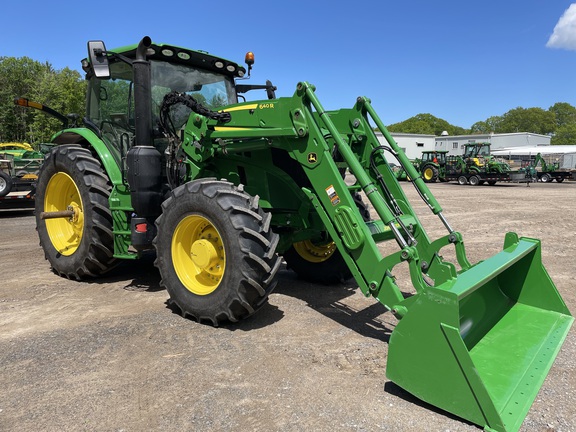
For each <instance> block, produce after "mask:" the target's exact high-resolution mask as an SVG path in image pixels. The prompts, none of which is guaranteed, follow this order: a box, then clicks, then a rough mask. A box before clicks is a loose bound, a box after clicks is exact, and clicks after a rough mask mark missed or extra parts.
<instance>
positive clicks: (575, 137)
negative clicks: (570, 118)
mask: <svg viewBox="0 0 576 432" xmlns="http://www.w3.org/2000/svg"><path fill="white" fill-rule="evenodd" d="M550 144H552V145H569V144H576V123H570V124H566V125H564V126H560V127H559V128H558V129H556V133H555V134H554V135H553V136H552V138H551V139H550Z"/></svg>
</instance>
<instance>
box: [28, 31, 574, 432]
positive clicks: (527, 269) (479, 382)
mask: <svg viewBox="0 0 576 432" xmlns="http://www.w3.org/2000/svg"><path fill="white" fill-rule="evenodd" d="M88 51H89V56H88V58H87V59H85V60H84V61H83V68H84V70H85V71H86V74H87V79H88V99H87V116H86V118H85V119H84V127H78V128H68V129H64V130H63V131H61V132H59V133H58V134H56V135H55V136H54V138H53V142H54V143H56V144H58V146H56V147H55V148H54V149H53V150H52V151H51V153H50V154H49V155H48V156H47V158H46V161H45V163H44V165H43V168H42V170H41V172H40V176H39V182H38V194H37V199H36V206H37V208H36V210H37V211H36V215H37V226H38V232H39V236H40V242H41V245H42V247H43V248H44V251H45V255H46V258H47V259H48V261H49V262H50V264H51V266H52V268H53V270H54V271H55V272H56V273H58V274H60V275H62V276H65V277H68V278H73V279H85V278H89V277H97V276H100V275H102V274H104V273H106V272H107V271H108V270H110V269H111V268H113V267H114V265H116V263H117V262H118V261H119V260H121V259H137V258H138V257H140V256H141V255H142V254H143V253H146V251H147V250H151V251H155V253H156V257H157V258H156V261H155V264H156V266H157V267H158V269H159V272H160V275H161V279H162V281H161V284H162V285H163V286H164V287H166V289H167V291H168V294H169V296H170V300H169V301H170V303H171V304H172V305H173V306H174V307H175V308H177V309H178V310H179V311H181V313H182V315H184V316H188V317H191V318H193V319H195V320H198V321H200V322H208V323H212V324H213V325H219V324H221V323H225V322H229V321H232V322H234V321H239V320H241V319H243V318H245V317H247V316H250V315H251V314H252V313H254V312H255V311H256V310H257V309H258V308H260V307H261V306H262V305H263V304H264V303H265V302H266V300H267V296H268V294H269V293H270V292H271V290H272V289H273V288H274V286H275V284H276V282H277V270H278V268H279V267H280V265H281V258H280V257H281V256H282V257H283V259H284V260H285V261H286V265H287V267H288V268H290V269H292V270H293V271H295V272H296V273H297V274H298V275H299V276H300V277H302V278H305V279H309V280H313V281H315V282H324V283H333V282H335V281H339V280H345V279H348V278H351V277H354V279H355V280H356V283H357V284H358V286H359V287H360V289H361V290H362V292H363V293H364V294H365V295H366V296H372V297H375V298H376V299H377V300H378V301H380V302H381V303H382V304H383V305H384V306H385V307H386V308H387V309H388V310H390V311H392V313H393V314H394V315H395V316H396V317H397V318H398V319H399V321H398V325H397V326H396V328H395V330H394V331H393V333H392V335H391V337H390V344H389V354H388V363H387V375H388V377H389V378H390V379H391V380H392V381H394V382H395V383H396V384H398V385H399V386H400V387H403V388H404V389H406V390H407V391H409V392H410V393H412V394H414V395H415V396H417V397H419V398H420V399H422V400H424V401H426V402H428V403H430V404H432V405H435V406H438V407H440V408H442V409H443V410H446V411H448V412H450V413H453V414H455V415H457V416H460V417H462V418H464V419H466V420H468V421H471V422H473V423H476V424H478V425H481V426H483V427H485V428H486V429H487V430H495V431H515V430H518V429H519V427H520V425H521V424H522V421H523V419H524V417H525V415H526V413H527V412H528V410H529V408H530V405H531V403H532V401H533V400H534V398H535V397H536V394H537V392H538V390H539V388H540V386H541V384H542V382H543V380H544V378H545V377H546V375H547V373H548V370H549V369H550V367H551V366H552V363H553V361H554V359H555V357H556V354H557V353H558V351H559V350H560V347H561V345H562V343H563V341H564V339H565V337H566V334H567V332H568V330H569V328H570V326H571V323H572V321H573V318H572V316H571V315H570V313H569V311H568V310H567V308H566V306H565V304H564V302H563V301H562V299H561V297H560V295H559V294H558V292H557V290H556V288H555V286H554V284H553V282H552V280H551V279H550V277H549V276H548V273H547V272H546V270H545V268H544V267H543V265H542V262H541V256H540V242H539V241H538V240H535V239H531V238H519V237H518V236H517V235H516V234H514V233H508V234H507V235H506V237H505V240H504V247H503V250H502V251H501V252H500V253H498V254H496V255H495V256H493V257H491V258H489V259H487V260H485V261H482V262H479V263H476V264H471V263H470V262H469V261H468V259H467V257H466V253H465V248H464V242H463V240H462V236H461V234H460V233H459V232H457V231H455V230H454V229H453V228H452V226H451V225H450V224H449V222H448V221H447V220H446V218H445V217H444V215H443V212H442V208H441V206H440V205H439V203H438V202H437V201H436V199H435V198H434V196H433V195H432V194H431V192H430V190H428V188H427V186H426V184H425V182H424V181H423V179H422V178H421V177H420V175H419V174H418V173H417V171H416V169H415V168H414V167H413V166H412V164H411V163H410V161H409V160H408V159H407V157H406V156H405V154H404V153H403V152H402V150H401V149H400V148H399V147H398V145H397V144H396V142H395V141H394V140H393V138H392V137H391V136H390V134H389V133H388V132H387V130H386V128H385V126H384V124H383V123H382V121H381V120H380V118H379V117H378V116H377V114H376V113H375V111H374V109H373V107H372V104H371V102H370V100H369V99H367V98H365V97H359V98H358V99H357V100H356V101H355V103H354V105H353V106H352V108H348V109H340V110H336V111H326V110H325V109H324V108H323V106H322V104H321V103H320V101H319V99H318V97H317V95H316V91H315V87H314V86H313V85H311V84H309V83H307V82H299V83H298V84H297V86H296V89H295V92H294V94H293V95H292V96H291V97H280V98H277V97H276V96H275V91H274V90H275V88H274V86H273V85H272V84H271V83H270V82H267V83H266V84H265V85H249V84H241V82H242V81H240V80H241V79H242V78H246V69H245V68H244V67H242V66H240V65H238V64H236V63H234V62H230V61H228V60H225V59H222V58H219V57H215V56H212V55H210V54H208V53H206V52H201V51H193V50H189V49H185V48H180V47H176V46H172V45H166V44H156V43H152V41H151V40H150V39H149V38H148V37H145V38H144V39H143V40H142V41H141V42H140V43H139V44H138V45H137V46H136V45H132V46H127V47H123V48H120V49H117V50H106V48H105V46H104V44H103V43H102V42H94V41H93V42H89V44H88ZM247 64H248V73H249V72H250V69H251V67H252V64H253V56H251V55H249V56H247ZM258 90H265V91H266V94H267V98H266V99H262V100H254V101H246V99H245V96H244V94H245V93H247V92H250V91H258ZM239 99H242V101H239ZM374 127H378V129H379V130H380V131H382V133H383V134H384V136H385V138H386V141H387V144H385V145H381V144H380V143H379V141H378V139H377V137H376V135H375V133H374ZM388 158H395V159H397V161H398V162H399V163H400V164H401V166H402V168H403V169H404V170H406V172H407V174H408V176H409V177H410V178H411V179H412V184H413V185H414V187H415V188H416V190H417V191H418V193H419V195H420V197H421V198H422V199H423V200H424V202H425V203H426V204H427V206H428V208H429V209H430V211H431V212H432V213H434V214H435V215H437V217H438V218H439V219H440V221H441V222H442V224H443V226H444V227H445V228H446V235H445V236H443V237H440V238H437V239H430V238H429V237H428V235H427V234H426V232H425V231H424V229H423V227H422V225H421V224H420V221H419V220H418V218H417V216H416V214H415V212H414V210H413V207H412V206H411V204H410V203H409V201H408V199H407V197H406V195H405V193H404V191H403V189H402V187H401V186H400V185H399V183H398V181H397V180H396V178H395V175H394V173H393V172H392V170H391V168H390V166H389V164H388ZM346 173H348V174H349V175H350V177H351V178H353V179H354V180H353V182H352V183H353V184H350V183H351V182H350V181H345V178H344V177H345V175H346ZM361 196H365V197H366V199H367V201H368V203H369V205H370V206H371V207H372V208H373V212H372V218H371V217H370V214H368V213H367V211H366V210H367V204H366V203H365V202H364V201H363V199H362V198H361ZM382 242H393V243H395V244H396V245H397V248H396V252H394V253H392V254H391V255H388V256H383V255H382V253H381V251H380V249H379V247H378V245H379V244H380V243H382ZM445 247H453V248H455V255H456V261H457V262H456V263H451V262H448V261H446V260H444V259H443V258H442V255H441V249H443V248H445ZM398 264H407V265H408V267H409V274H410V280H411V283H412V285H413V286H414V288H415V294H414V295H410V296H408V295H405V294H404V293H403V292H402V291H401V290H400V288H399V286H398V285H397V284H396V280H395V276H394V270H395V267H396V266H397V265H398Z"/></svg>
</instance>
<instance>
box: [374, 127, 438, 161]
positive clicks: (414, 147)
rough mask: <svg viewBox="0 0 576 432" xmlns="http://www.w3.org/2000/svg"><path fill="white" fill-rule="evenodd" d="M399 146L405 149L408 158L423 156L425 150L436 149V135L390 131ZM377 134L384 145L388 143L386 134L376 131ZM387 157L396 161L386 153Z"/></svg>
mask: <svg viewBox="0 0 576 432" xmlns="http://www.w3.org/2000/svg"><path fill="white" fill-rule="evenodd" d="M390 135H392V138H394V141H396V143H397V144H398V146H399V147H400V148H401V149H402V150H404V153H406V156H408V159H416V158H419V157H421V156H422V151H424V150H429V151H432V150H435V149H436V136H435V135H422V134H409V133H390ZM376 136H377V137H378V140H379V141H380V144H382V145H388V144H387V142H386V140H385V139H384V136H383V135H382V134H381V133H380V132H376ZM386 159H387V160H388V161H389V162H393V163H396V162H395V161H394V160H393V157H390V156H389V155H388V154H386Z"/></svg>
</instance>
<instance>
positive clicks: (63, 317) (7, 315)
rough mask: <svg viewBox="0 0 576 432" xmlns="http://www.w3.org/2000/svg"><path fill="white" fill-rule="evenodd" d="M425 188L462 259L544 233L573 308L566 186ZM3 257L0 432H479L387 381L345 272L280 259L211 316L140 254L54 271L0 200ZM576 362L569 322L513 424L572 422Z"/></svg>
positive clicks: (549, 262) (570, 201)
mask: <svg viewBox="0 0 576 432" xmlns="http://www.w3.org/2000/svg"><path fill="white" fill-rule="evenodd" d="M403 187H404V189H405V190H406V192H407V194H408V195H409V197H410V198H411V199H412V203H413V204H415V207H416V208H417V209H418V210H419V211H423V210H424V206H423V205H422V204H420V203H419V202H418V200H417V198H416V194H415V193H414V191H413V189H412V187H411V185H410V184H404V185H403ZM431 189H432V191H433V193H434V194H435V196H436V197H437V198H438V200H439V201H440V203H441V205H442V206H443V207H444V208H445V209H446V210H445V212H444V214H445V216H446V217H447V219H448V220H449V221H450V223H451V224H452V226H453V227H454V228H455V229H457V230H458V231H460V232H462V234H463V235H464V239H465V242H466V247H467V251H468V256H469V258H470V260H471V261H473V262H476V261H478V260H481V259H485V258H488V257H490V256H491V255H493V254H495V253H497V252H498V251H499V250H500V249H501V247H502V243H503V239H504V234H505V233H506V232H507V231H516V232H518V233H519V234H520V235H523V236H526V237H534V238H539V239H541V240H542V246H543V249H542V256H543V257H542V259H543V262H544V265H545V267H546V268H547V270H548V272H549V273H550V275H551V277H552V279H553V280H554V282H555V283H556V286H557V288H558V290H559V292H560V293H561V295H562V296H563V298H564V300H565V302H566V303H567V305H568V307H569V308H570V309H571V310H572V311H573V312H576V295H575V288H576V280H575V276H574V274H575V271H574V269H575V267H576V266H575V264H576V259H575V258H576V237H575V233H576V217H575V216H576V182H564V183H563V184H556V183H551V184H533V185H531V186H530V187H526V186H525V185H518V184H503V185H496V186H493V187H489V186H480V187H470V186H458V185H456V184H434V185H431ZM421 219H422V222H423V224H424V226H425V227H426V229H427V230H428V233H429V234H430V235H431V236H432V237H437V236H439V235H444V230H443V229H442V227H441V226H440V224H439V222H438V220H437V218H436V217H434V216H430V215H429V214H426V215H423V216H422V217H421ZM390 247H391V245H389V244H387V245H383V246H382V249H383V251H384V252H385V253H386V252H387V251H388V249H387V248H390ZM390 251H391V250H390ZM0 254H1V255H0V257H1V259H0V269H1V272H2V273H1V275H2V279H3V281H4V283H2V284H1V285H0V328H1V329H2V331H1V332H0V389H1V392H2V397H1V398H0V431H37V430H42V431H147V430H163V431H166V430H170V431H172V430H174V431H176V430H198V431H200V430H201V431H222V430H259V431H451V432H456V431H477V430H479V429H478V427H476V426H474V425H471V424H468V423H466V422H463V421H462V420H460V419H458V418H456V417H453V416H451V415H449V414H446V413H445V412H442V411H440V410H438V409H435V408H434V407H431V406H429V405H427V404H425V403H422V402H420V401H418V400H417V399H415V398H414V397H412V396H411V395H410V394H408V393H406V392H405V391H403V390H402V389H400V388H398V387H397V386H395V385H394V384H393V383H391V382H389V381H388V380H387V379H386V376H385V372H386V357H387V352H388V344H387V341H388V338H389V336H390V334H391V332H392V331H393V329H394V327H395V324H396V320H395V319H394V317H393V316H392V315H391V314H390V313H385V309H384V307H383V306H381V305H380V304H379V303H377V302H376V301H374V300H373V299H367V298H365V297H364V296H363V295H362V293H361V292H360V290H359V289H358V288H357V286H356V285H355V284H354V282H352V281H351V282H349V283H347V284H344V285H337V286H330V287H326V286H316V285H311V284H309V283H306V282H302V281H299V280H297V279H296V277H295V276H294V274H293V273H291V272H290V271H287V270H285V269H282V270H281V272H280V281H279V284H278V286H277V288H276V290H275V291H274V293H272V294H271V296H270V301H269V303H268V304H267V305H266V306H264V307H263V308H262V309H261V310H260V311H259V312H258V313H257V314H256V315H254V316H253V317H251V318H249V319H248V320H246V321H244V322H243V323H240V324H238V325H231V326H226V327H221V328H212V327H209V326H206V325H200V324H198V323H196V322H193V321H190V320H186V319H183V318H181V317H180V316H179V315H177V314H175V313H173V312H172V311H171V310H170V309H169V308H168V307H167V305H166V299H167V294H166V292H165V291H164V290H161V289H160V288H159V279H160V278H159V275H158V273H157V272H156V270H155V268H154V267H153V265H152V260H151V259H145V260H143V261H138V262H130V263H125V264H124V265H122V266H121V267H119V268H118V269H116V270H115V271H114V272H113V273H111V274H110V275H108V276H106V277H105V278H101V279H98V280H94V281H90V282H74V281H69V280H65V279H62V278H59V277H57V276H56V275H54V274H53V273H52V272H51V271H50V269H49V266H48V264H47V262H46V261H45V260H44V258H43V253H42V251H41V249H40V248H39V246H38V238H37V235H36V232H35V229H34V217H33V215H32V212H31V211H14V210H12V211H6V210H5V211H0ZM397 276H398V281H399V283H400V284H401V287H402V284H404V286H405V287H406V289H410V283H409V282H408V281H407V280H406V279H407V278H406V277H404V276H405V275H402V271H400V274H399V275H397ZM575 366H576V336H575V330H574V329H572V330H571V331H570V333H569V335H568V337H567V339H566V342H565V344H564V346H563V348H562V350H561V351H560V353H559V355H558V357H557V359H556V362H555V364H554V366H553V367H552V370H551V371H550V373H549V375H548V377H547V379H546V381H545V382H544V385H543V386H542V389H541V391H540V393H539V395H538V397H537V398H536V401H535V402H534V405H533V406H532V408H531V410H530V412H529V413H528V416H527V417H526V419H525V421H524V424H523V426H522V429H521V430H522V431H563V432H568V431H576V368H575ZM430 373H434V371H432V370H431V371H430Z"/></svg>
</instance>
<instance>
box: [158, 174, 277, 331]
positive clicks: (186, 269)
mask: <svg viewBox="0 0 576 432" xmlns="http://www.w3.org/2000/svg"><path fill="white" fill-rule="evenodd" d="M270 220H271V215H270V214H268V213H265V212H264V211H263V210H262V209H261V208H260V206H259V205H258V197H252V196H250V195H248V194H247V193H245V192H244V190H243V188H242V187H241V186H240V187H237V186H234V185H233V184H232V183H228V182H225V181H217V180H215V179H201V180H196V181H192V182H189V183H186V184H184V185H182V186H180V187H178V188H176V189H174V190H173V191H172V193H171V196H170V197H169V198H168V199H167V200H166V201H165V202H164V203H163V204H162V215H161V216H160V217H159V218H158V219H157V221H156V226H157V227H158V235H157V236H156V239H155V240H154V244H155V246H156V252H157V259H156V263H155V264H156V266H157V267H158V269H159V270H160V275H161V277H162V281H161V285H162V286H164V287H165V288H166V290H167V291H168V294H169V295H170V299H169V303H170V304H171V305H174V306H176V307H177V308H178V309H179V310H180V312H181V313H182V315H183V316H185V317H186V316H188V317H191V318H194V319H196V320H197V321H199V322H210V323H212V324H213V325H214V326H217V325H219V324H220V323H222V322H225V321H232V322H236V321H239V320H241V319H243V318H246V317H248V316H250V315H252V314H253V313H254V312H255V311H256V310H257V309H258V308H260V307H261V306H262V305H263V304H264V303H265V302H266V300H267V299H268V295H269V294H270V292H271V291H272V290H273V289H274V287H275V285H276V273H277V271H278V268H279V267H280V264H281V260H280V258H279V257H278V256H277V255H276V252H275V251H276V246H277V245H278V239H279V237H278V235H277V234H274V233H273V232H272V231H271V229H270Z"/></svg>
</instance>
